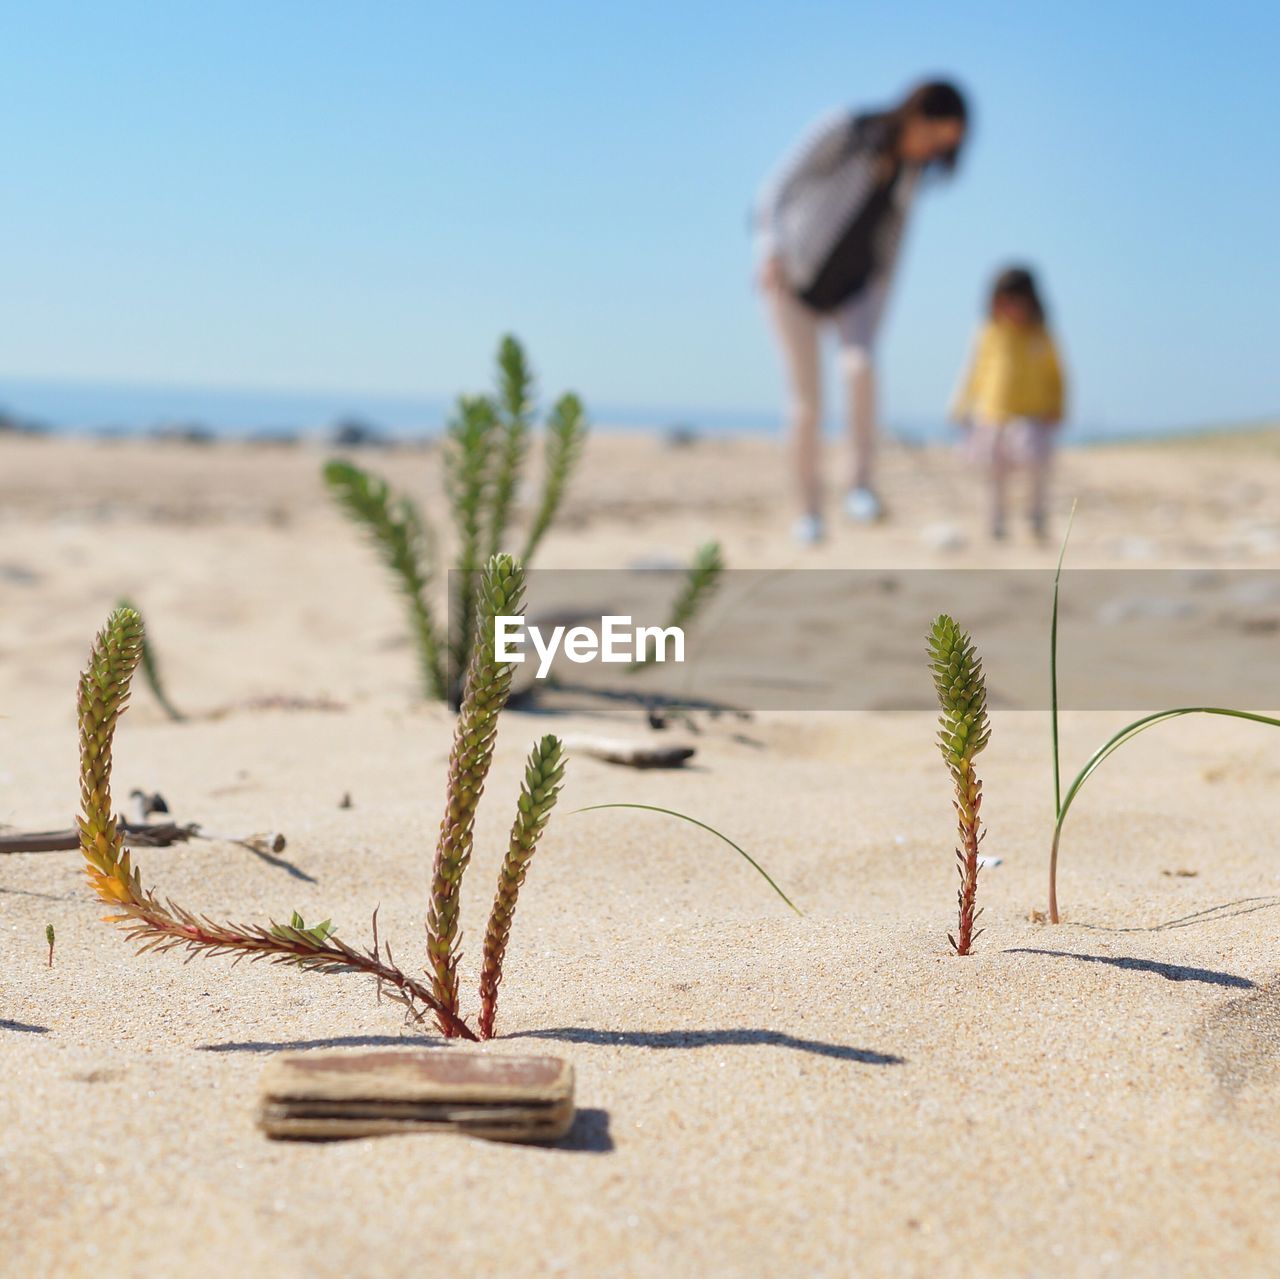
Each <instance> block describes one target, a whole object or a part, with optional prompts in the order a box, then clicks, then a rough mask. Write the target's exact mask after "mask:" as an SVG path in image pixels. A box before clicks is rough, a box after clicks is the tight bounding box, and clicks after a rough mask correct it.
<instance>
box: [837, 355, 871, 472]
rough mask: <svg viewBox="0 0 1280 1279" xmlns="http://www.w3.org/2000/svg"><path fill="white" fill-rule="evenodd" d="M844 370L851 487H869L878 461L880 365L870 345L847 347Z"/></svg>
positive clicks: (842, 365)
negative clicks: (877, 425) (872, 353)
mask: <svg viewBox="0 0 1280 1279" xmlns="http://www.w3.org/2000/svg"><path fill="white" fill-rule="evenodd" d="M840 371H841V373H842V374H843V381H844V396H845V415H846V421H847V425H848V428H849V487H850V488H852V489H869V488H871V486H872V480H873V479H874V478H875V460H876V366H875V363H874V361H873V359H872V356H871V350H870V348H868V347H864V346H846V347H843V348H842V349H841V351H840Z"/></svg>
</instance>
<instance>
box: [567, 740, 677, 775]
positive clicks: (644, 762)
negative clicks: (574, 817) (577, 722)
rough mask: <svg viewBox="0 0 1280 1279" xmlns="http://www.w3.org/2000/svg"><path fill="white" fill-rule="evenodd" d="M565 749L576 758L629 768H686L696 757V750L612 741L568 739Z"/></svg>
mask: <svg viewBox="0 0 1280 1279" xmlns="http://www.w3.org/2000/svg"><path fill="white" fill-rule="evenodd" d="M564 746H565V750H566V751H568V752H570V753H572V754H574V755H589V756H590V757H591V758H592V759H600V760H604V762H605V763H606V764H624V765H626V766H627V767H628V768H682V767H683V766H684V765H685V763H686V762H687V761H688V760H690V759H692V758H693V756H694V755H695V754H696V751H695V750H694V748H693V747H692V746H684V745H676V744H668V743H666V742H660V743H659V742H651V741H645V742H636V741H626V740H623V739H616V740H615V739H613V738H608V737H566V738H565V741H564Z"/></svg>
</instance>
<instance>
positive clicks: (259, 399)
mask: <svg viewBox="0 0 1280 1279" xmlns="http://www.w3.org/2000/svg"><path fill="white" fill-rule="evenodd" d="M588 407H589V410H590V417H591V422H592V426H593V428H594V429H597V430H605V431H609V430H620V431H647V432H653V433H657V434H661V435H668V436H673V437H680V438H686V439H691V438H697V437H699V436H715V435H728V434H732V433H740V432H746V433H750V434H772V433H776V432H777V431H778V430H779V417H778V414H777V413H776V412H762V411H760V410H758V409H754V410H753V409H708V408H697V409H693V408H690V409H681V408H671V407H644V406H635V405H616V404H599V405H596V404H592V405H589V406H588ZM451 411H452V401H451V400H447V399H445V398H443V397H441V398H433V397H430V396H411V395H384V394H378V393H376V392H337V391H278V390H238V389H231V388H222V387H216V388H214V387H183V386H153V385H133V384H126V383H111V382H89V381H84V382H81V381H70V380H41V379H34V378H12V377H9V378H6V377H0V430H2V429H4V428H6V427H7V428H10V429H14V428H16V429H19V430H30V431H46V432H50V433H55V434H82V435H95V436H102V437H119V436H148V435H154V436H173V437H185V438H215V439H216V438H227V439H254V440H290V439H295V438H297V439H306V438H313V439H326V438H332V437H333V436H335V434H337V433H338V432H339V431H341V430H343V429H344V428H345V429H346V431H347V432H348V433H351V431H352V430H353V429H354V430H355V431H356V432H357V433H362V434H363V436H364V438H384V439H386V440H388V441H394V440H405V441H408V440H414V439H423V438H429V437H431V436H435V435H438V434H439V433H440V432H441V430H442V429H443V428H444V425H445V423H446V422H447V421H448V418H449V415H450V413H451ZM838 429H839V428H838V424H837V423H836V422H835V421H832V422H829V423H828V424H827V430H828V431H829V432H830V433H833V434H834V433H835V432H836V431H838ZM1208 429H1213V428H1207V427H1205V426H1196V425H1189V426H1187V427H1185V428H1169V427H1157V428H1143V427H1140V426H1135V427H1127V426H1117V425H1114V424H1110V425H1101V424H1089V423H1076V422H1071V423H1069V427H1068V430H1067V431H1066V432H1065V434H1064V438H1063V443H1064V444H1067V445H1070V444H1091V443H1099V442H1123V441H1127V440H1134V439H1155V438H1165V437H1169V436H1175V435H1180V434H1187V435H1190V434H1200V433H1203V432H1204V431H1206V430H1208ZM886 430H887V431H888V432H889V434H891V435H893V436H895V437H897V438H899V439H901V440H902V441H904V442H905V443H909V444H928V443H935V442H940V441H946V440H950V439H953V438H954V435H955V431H954V428H952V427H951V426H950V425H949V424H947V423H946V422H944V421H942V420H941V419H938V420H896V419H893V418H890V419H889V421H888V422H887V423H886Z"/></svg>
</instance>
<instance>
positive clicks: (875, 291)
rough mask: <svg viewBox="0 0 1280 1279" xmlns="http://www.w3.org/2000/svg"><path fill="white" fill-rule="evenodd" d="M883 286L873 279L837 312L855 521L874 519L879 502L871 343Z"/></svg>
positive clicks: (884, 282) (885, 284)
mask: <svg viewBox="0 0 1280 1279" xmlns="http://www.w3.org/2000/svg"><path fill="white" fill-rule="evenodd" d="M887 291H888V281H887V280H885V279H880V280H873V281H872V282H871V283H870V284H869V285H867V287H866V288H865V289H863V291H862V292H861V293H860V294H858V296H857V297H855V298H852V299H850V301H848V302H846V303H845V305H844V306H842V307H841V308H840V310H839V311H838V312H837V313H836V317H835V320H836V328H837V329H838V330H839V333H840V377H841V382H842V383H843V386H842V389H843V391H844V405H845V424H846V427H847V431H848V437H849V490H850V494H851V501H856V502H857V503H858V504H857V506H854V505H850V504H849V503H846V507H847V509H848V510H849V513H850V514H851V515H853V516H854V518H856V519H863V520H865V519H875V518H877V517H878V516H879V514H880V504H879V501H878V500H877V499H876V498H875V497H874V495H873V493H872V489H873V486H874V484H875V464H876V442H877V436H878V428H879V421H878V416H877V414H878V407H879V406H878V404H877V396H876V364H875V340H876V331H877V330H878V329H879V327H880V317H881V315H882V314H883V312H884V304H885V298H886V296H887Z"/></svg>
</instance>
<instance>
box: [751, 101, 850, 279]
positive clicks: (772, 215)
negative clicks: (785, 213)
mask: <svg viewBox="0 0 1280 1279" xmlns="http://www.w3.org/2000/svg"><path fill="white" fill-rule="evenodd" d="M852 127H853V121H852V118H851V117H850V115H849V113H848V111H833V112H832V113H831V114H830V115H827V116H824V117H823V118H822V119H821V120H819V121H818V123H817V124H815V125H813V126H812V127H811V128H810V129H809V131H808V132H807V133H806V134H805V135H804V137H803V138H802V139H801V140H800V143H799V144H798V145H797V146H796V147H795V148H794V149H793V150H792V151H791V152H790V154H789V155H788V156H787V157H786V159H785V160H784V161H783V163H782V165H781V166H780V167H779V168H778V170H777V172H776V173H775V174H774V175H773V177H772V178H771V179H770V180H769V181H768V182H767V183H766V184H765V187H764V190H763V191H762V192H761V193H760V200H759V204H758V205H757V236H756V248H757V253H758V256H759V260H760V262H761V263H762V264H764V263H767V262H769V261H770V260H771V259H773V258H775V257H776V255H777V252H778V222H779V219H780V217H781V214H782V207H783V205H784V204H785V203H786V200H787V197H788V195H790V193H791V192H792V190H793V189H794V188H795V184H796V183H797V182H798V181H799V180H800V179H801V178H803V177H804V176H805V175H806V174H809V173H822V172H825V171H826V170H828V169H830V168H831V167H832V166H833V165H834V164H835V163H836V162H837V161H838V160H839V159H840V156H841V154H842V153H843V151H844V148H845V146H846V145H847V143H848V137H849V130H850V129H851V128H852Z"/></svg>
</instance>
